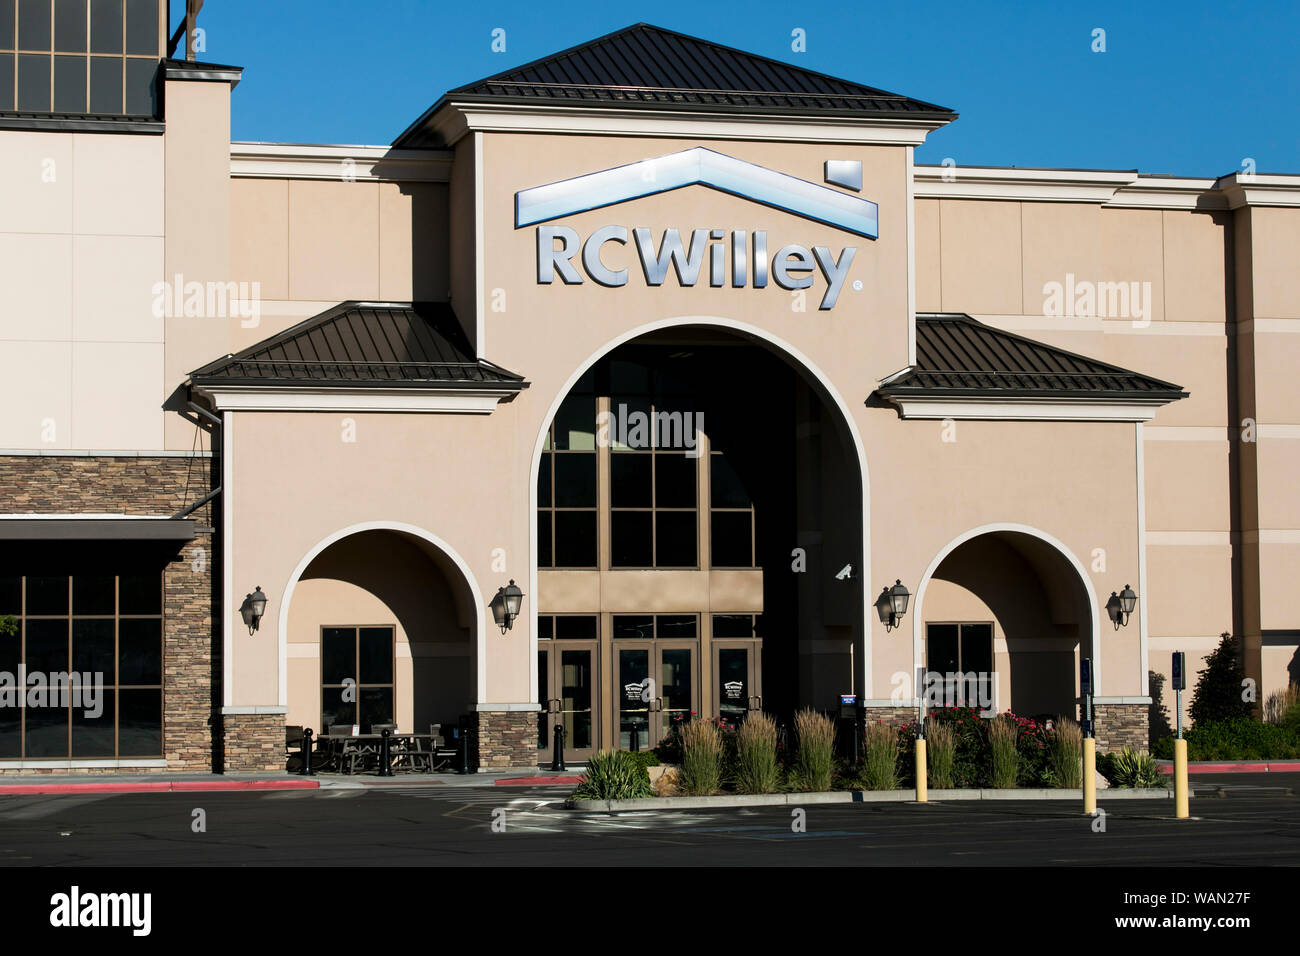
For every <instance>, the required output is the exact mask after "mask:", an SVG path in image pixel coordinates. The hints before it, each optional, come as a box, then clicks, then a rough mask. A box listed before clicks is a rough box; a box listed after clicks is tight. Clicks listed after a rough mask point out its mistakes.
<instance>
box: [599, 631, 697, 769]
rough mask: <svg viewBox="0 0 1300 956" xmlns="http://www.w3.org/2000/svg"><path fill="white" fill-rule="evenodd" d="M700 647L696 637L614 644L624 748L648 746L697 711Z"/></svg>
mask: <svg viewBox="0 0 1300 956" xmlns="http://www.w3.org/2000/svg"><path fill="white" fill-rule="evenodd" d="M698 648H699V644H698V643H697V642H695V641H689V642H687V641H638V642H637V643H636V644H628V643H622V642H616V643H615V644H614V682H615V687H614V690H615V700H617V701H618V714H617V725H618V731H617V733H618V746H619V749H621V750H634V749H635V750H649V749H650V748H652V747H654V746H656V745H657V744H658V743H659V741H661V740H662V739H663V738H664V737H665V736H666V735H667V734H668V731H669V730H670V729H671V728H672V725H673V723H674V722H675V721H682V720H689V719H690V717H691V714H692V713H694V712H698V710H699V675H698V673H697V664H698V656H699V655H698Z"/></svg>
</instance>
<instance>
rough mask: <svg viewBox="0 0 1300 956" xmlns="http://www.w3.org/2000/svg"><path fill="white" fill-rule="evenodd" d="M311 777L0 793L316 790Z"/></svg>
mask: <svg viewBox="0 0 1300 956" xmlns="http://www.w3.org/2000/svg"><path fill="white" fill-rule="evenodd" d="M319 787H320V783H319V782H317V781H315V780H229V781H225V780H212V781H208V780H189V781H175V782H159V783H153V782H141V783H10V784H0V794H41V793H168V792H179V791H185V790H191V791H192V790H206V791H221V790H316V789H318V788H319Z"/></svg>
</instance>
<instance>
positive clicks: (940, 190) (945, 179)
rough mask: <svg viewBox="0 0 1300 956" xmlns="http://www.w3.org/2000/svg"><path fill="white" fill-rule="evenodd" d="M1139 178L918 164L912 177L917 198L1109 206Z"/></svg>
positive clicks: (1104, 172)
mask: <svg viewBox="0 0 1300 956" xmlns="http://www.w3.org/2000/svg"><path fill="white" fill-rule="evenodd" d="M1137 175H1138V174H1137V172H1136V171H1135V170H1109V169H1017V168H1015V167H1003V166H921V165H918V166H916V167H915V169H914V172H913V175H912V178H913V180H914V181H915V186H914V190H915V195H916V198H917V199H1010V200H1021V201H1031V202H1093V203H1106V202H1109V201H1110V199H1111V198H1112V197H1113V196H1114V195H1115V191H1116V190H1117V189H1120V188H1121V187H1123V186H1127V185H1129V184H1130V183H1132V182H1133V181H1134V179H1136V178H1137Z"/></svg>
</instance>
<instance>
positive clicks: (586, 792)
mask: <svg viewBox="0 0 1300 956" xmlns="http://www.w3.org/2000/svg"><path fill="white" fill-rule="evenodd" d="M573 795H574V797H576V798H577V799H579V800H630V799H633V798H635V797H648V796H651V792H650V775H649V774H648V773H646V769H645V767H644V766H643V765H642V764H641V762H640V761H639V760H637V759H636V755H635V754H631V753H628V752H627V751H626V750H615V751H612V752H607V753H594V754H592V755H591V757H590V758H589V759H588V760H587V772H586V773H585V774H583V775H582V777H581V778H580V780H579V782H578V788H577V789H576V790H574V791H573Z"/></svg>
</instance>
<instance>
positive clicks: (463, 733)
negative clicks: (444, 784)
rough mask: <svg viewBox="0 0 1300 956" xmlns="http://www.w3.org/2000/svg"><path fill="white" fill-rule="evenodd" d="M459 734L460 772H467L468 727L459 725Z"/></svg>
mask: <svg viewBox="0 0 1300 956" xmlns="http://www.w3.org/2000/svg"><path fill="white" fill-rule="evenodd" d="M457 732H458V733H459V734H460V772H461V773H469V728H467V727H459V728H457Z"/></svg>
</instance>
